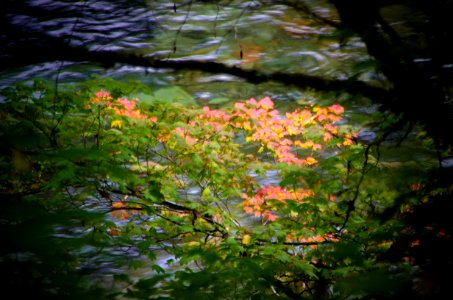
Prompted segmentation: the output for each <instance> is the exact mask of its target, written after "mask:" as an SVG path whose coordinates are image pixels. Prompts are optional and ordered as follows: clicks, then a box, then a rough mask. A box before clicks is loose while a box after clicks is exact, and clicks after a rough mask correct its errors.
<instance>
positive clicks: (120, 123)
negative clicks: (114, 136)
mask: <svg viewBox="0 0 453 300" xmlns="http://www.w3.org/2000/svg"><path fill="white" fill-rule="evenodd" d="M110 126H112V127H118V128H121V127H123V121H121V120H113V121H112V123H111V124H110Z"/></svg>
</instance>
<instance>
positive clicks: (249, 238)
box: [242, 233, 252, 245]
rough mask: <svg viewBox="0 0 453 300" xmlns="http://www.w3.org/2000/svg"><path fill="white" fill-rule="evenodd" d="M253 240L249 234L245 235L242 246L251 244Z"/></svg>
mask: <svg viewBox="0 0 453 300" xmlns="http://www.w3.org/2000/svg"><path fill="white" fill-rule="evenodd" d="M251 238H252V237H251V236H250V234H248V233H246V234H244V235H243V236H242V244H244V245H248V244H250V240H251Z"/></svg>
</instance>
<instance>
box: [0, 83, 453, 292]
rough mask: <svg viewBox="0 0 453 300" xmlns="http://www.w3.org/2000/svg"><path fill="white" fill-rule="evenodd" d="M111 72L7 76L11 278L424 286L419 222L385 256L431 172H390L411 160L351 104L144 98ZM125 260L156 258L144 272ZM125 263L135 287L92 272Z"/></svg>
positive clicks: (342, 288) (218, 288)
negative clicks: (394, 175) (385, 145)
mask: <svg viewBox="0 0 453 300" xmlns="http://www.w3.org/2000/svg"><path fill="white" fill-rule="evenodd" d="M107 83H108V84H107V86H106V84H105V83H98V82H91V83H90V84H87V85H82V86H78V87H67V88H65V89H62V88H60V89H59V90H58V91H55V90H53V89H52V88H51V87H50V86H49V85H47V84H46V83H45V82H42V81H36V82H35V83H34V85H33V86H17V87H14V88H9V89H6V90H4V91H3V95H4V97H5V98H4V99H5V101H4V102H3V103H2V104H1V106H2V109H1V115H0V120H1V125H0V126H1V132H2V136H1V139H2V146H1V148H0V150H1V153H2V158H1V161H0V164H1V169H2V173H1V178H0V179H1V186H0V188H1V190H0V193H1V194H2V199H5V200H2V201H3V202H2V209H1V213H0V220H1V224H2V227H3V228H4V229H2V234H4V235H5V236H4V237H2V240H3V241H5V244H6V245H7V246H6V247H2V250H1V255H2V260H1V262H0V264H1V265H2V267H1V269H2V273H4V274H3V275H5V278H7V281H6V283H7V285H8V288H9V289H14V290H15V293H20V291H21V290H24V289H25V288H27V289H29V290H34V291H36V295H37V297H42V298H46V299H51V298H58V299H61V298H62V297H64V298H81V297H82V298H84V299H90V298H93V299H94V298H96V299H99V297H101V295H102V294H101V293H104V294H103V296H104V297H112V298H113V297H115V296H118V295H122V296H125V297H128V298H137V299H142V298H143V299H149V298H159V299H205V298H206V299H274V298H275V299H278V298H283V299H284V298H292V299H299V298H300V297H307V298H344V297H346V296H351V297H357V298H366V297H383V298H385V297H396V296H398V295H401V294H404V293H407V292H408V291H409V292H410V291H411V276H412V275H413V274H412V273H413V272H415V269H414V268H413V264H414V263H415V262H414V260H413V255H412V254H411V253H412V252H411V251H412V250H411V249H416V248H417V247H418V246H419V245H420V241H419V240H418V239H417V237H416V236H415V235H412V234H410V233H409V232H407V238H406V239H407V240H406V246H407V247H405V248H404V251H402V252H397V255H396V256H397V259H393V260H388V259H385V255H387V253H388V251H389V249H391V247H392V246H393V245H395V244H396V242H397V241H398V237H399V235H400V233H401V231H403V230H408V229H407V228H406V227H405V223H404V222H403V221H402V220H403V217H401V216H400V214H402V215H404V213H409V214H410V213H412V212H414V211H415V210H416V208H415V207H416V205H417V204H418V203H419V202H418V201H420V199H421V197H420V194H421V193H422V192H423V193H424V192H425V191H424V190H423V186H424V183H423V182H420V181H417V180H418V178H416V177H417V176H411V177H408V178H406V181H405V182H403V183H401V184H394V185H391V184H388V182H385V183H384V184H382V183H381V182H380V181H378V180H376V176H379V174H382V171H384V172H400V171H399V170H395V169H392V168H391V167H390V168H389V167H388V166H385V165H383V164H380V163H379V161H378V160H377V157H376V156H373V154H374V152H377V149H375V148H372V147H371V145H361V144H359V143H358V142H357V139H356V135H355V133H354V130H353V129H352V128H351V127H350V126H348V125H346V124H345V123H342V114H343V113H344V110H343V108H342V107H341V106H340V105H338V104H335V105H332V106H329V107H316V106H307V107H301V108H300V109H297V110H295V111H293V112H288V113H286V114H285V115H282V114H281V113H280V112H279V111H277V110H275V109H274V103H273V102H272V100H271V99H270V98H268V97H265V98H263V99H261V100H259V101H257V100H255V99H249V100H246V101H244V102H241V101H240V102H237V103H235V105H234V106H233V107H231V108H229V109H225V110H214V109H210V108H208V107H205V108H203V109H202V110H200V109H196V108H188V107H184V106H180V105H177V104H169V103H165V102H149V103H145V102H140V101H139V100H138V99H133V98H131V97H128V95H130V94H132V93H133V92H134V91H133V90H131V85H127V84H121V83H116V82H113V81H107ZM108 91H111V92H108ZM373 151H374V152H373ZM365 175H367V176H365ZM364 187H365V188H364ZM398 197H399V198H398ZM395 199H396V200H395ZM395 215H398V217H394V216H395ZM433 230H435V231H436V234H439V235H440V236H439V237H441V238H444V237H446V236H448V234H447V233H446V232H447V231H446V229H445V228H436V229H433ZM163 260H164V261H163ZM124 266H130V267H132V268H146V269H148V270H152V273H151V275H149V277H147V278H140V279H139V280H132V279H131V278H129V277H128V276H127V275H125V274H127V272H126V270H125V269H124ZM5 270H9V271H8V272H6V271H5ZM113 270H117V271H116V272H118V270H123V271H124V274H116V275H115V280H116V281H115V283H116V284H117V285H116V286H117V287H118V286H120V287H127V289H123V290H121V289H119V288H117V289H116V290H114V292H111V291H110V293H108V292H106V291H102V289H100V287H102V286H103V284H97V285H93V284H92V282H93V278H100V277H102V276H100V274H102V272H105V273H109V272H112V273H113ZM148 274H149V273H148ZM121 281H122V282H123V283H124V284H123V285H118V282H121ZM90 282H91V284H90ZM104 285H105V283H104Z"/></svg>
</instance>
